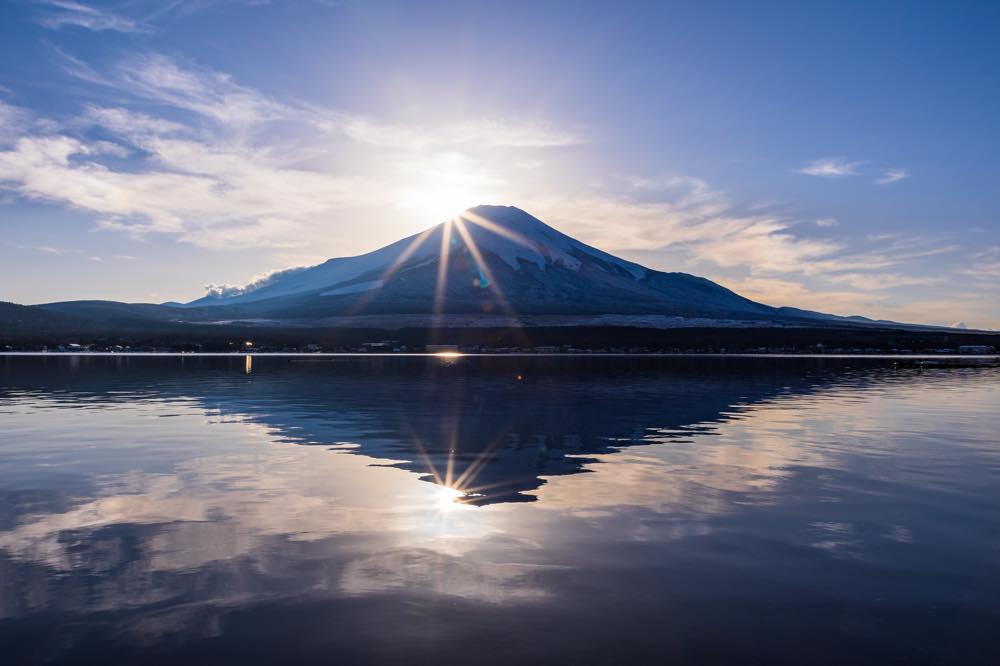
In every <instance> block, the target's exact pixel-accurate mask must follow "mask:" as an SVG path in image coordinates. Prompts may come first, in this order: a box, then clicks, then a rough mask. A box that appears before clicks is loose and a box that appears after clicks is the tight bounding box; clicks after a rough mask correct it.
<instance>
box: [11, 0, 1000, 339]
mask: <svg viewBox="0 0 1000 666" xmlns="http://www.w3.org/2000/svg"><path fill="white" fill-rule="evenodd" d="M998 31H1000V3H996V2H983V3H975V2H956V3H925V2H917V1H909V2H890V1H885V2H877V3H870V2H829V3H826V2H819V1H817V2H808V3H803V2H787V3H782V2H768V3H747V2H712V1H710V0H706V1H704V2H697V3H691V2H684V3H680V2H677V3H671V2H649V3H644V2H637V1H636V2H623V3H607V2H582V1H575V2H537V1H535V2H517V1H507V2H471V1H470V2H398V3H397V2H382V1H379V0H366V1H359V0H342V1H339V2H338V1H332V0H325V1H321V0H281V1H278V0H275V1H274V2H266V1H262V0H243V1H239V0H190V1H184V2H180V1H170V0H155V1H152V0H150V1H146V0H121V1H118V2H107V3H97V2H89V3H83V2H76V1H75V0H8V1H6V2H3V3H0V300H9V301H14V302H19V303H28V304H31V303H43V302H51V301H58V300H70V299H82V298H102V299H114V300H123V301H131V302H163V301H168V300H179V301H187V300H192V299H195V298H198V297H200V296H202V295H203V294H204V293H205V291H206V289H208V288H210V287H217V286H219V285H240V284H245V283H248V282H251V281H253V280H255V279H259V278H260V277H261V276H263V275H266V274H268V273H269V272H272V271H275V270H279V269H283V268H288V267H292V266H303V265H311V264H316V263H319V262H321V261H324V260H326V259H328V258H330V257H336V256H346V255H354V254H360V253H364V252H367V251H370V250H373V249H376V248H378V247H381V246H383V245H385V244H387V243H389V242H392V241H395V240H398V239H399V238H402V237H404V236H407V235H411V234H413V233H416V232H418V231H421V230H422V229H424V228H426V227H428V226H431V225H433V224H436V223H438V222H441V221H443V220H444V219H446V218H448V217H450V216H451V215H453V214H455V213H457V212H458V211H460V210H462V209H464V208H466V207H469V206H473V205H477V204H483V203H490V204H507V205H516V206H518V207H520V208H523V209H525V210H527V211H528V212H530V213H532V214H534V215H535V216H537V217H539V218H540V219H542V220H543V221H545V222H547V223H548V224H550V225H552V226H555V227H556V228H558V229H559V230H561V231H563V232H565V233H568V234H570V235H572V236H574V237H576V238H579V239H580V240H582V241H584V242H587V243H589V244H591V245H595V246H597V247H599V248H601V249H603V250H606V251H609V252H612V253H615V254H617V255H619V256H622V257H625V258H627V259H631V260H633V261H636V262H639V263H641V264H643V265H645V266H648V267H650V268H654V269H659V270H667V271H684V272H688V273H693V274H696V275H702V276H705V277H708V278H710V279H712V280H715V281H717V282H719V283H721V284H723V285H725V286H727V287H729V288H731V289H733V290H735V291H737V292H738V293H741V294H743V295H745V296H748V297H750V298H754V299H756V300H759V301H762V302H765V303H768V304H772V305H791V306H797V307H802V308H809V309H815V310H821V311H824V312H831V313H835V314H842V315H854V314H860V315H865V316H870V317H876V318H888V319H893V320H897V321H907V322H919V323H928V324H944V325H964V326H968V327H972V328H1000V289H998V288H997V281H998V279H1000V219H998V217H1000V79H998V77H997V76H996V72H997V71H1000V40H998V39H997V38H996V35H997V34H998Z"/></svg>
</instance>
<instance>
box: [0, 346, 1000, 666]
mask: <svg viewBox="0 0 1000 666" xmlns="http://www.w3.org/2000/svg"><path fill="white" fill-rule="evenodd" d="M998 437H1000V369H997V368H985V367H984V368H959V369H923V370H920V369H912V368H903V367H896V366H895V365H894V363H893V361H892V360H891V359H890V360H864V359H849V360H833V359H775V358H758V359H723V358H675V359H667V358H652V359H641V358H572V359H559V358H549V359H545V358H470V357H464V358H459V359H441V358H409V359H399V358H365V357H360V358H357V357H355V358H344V357H339V358H322V357H308V358H274V357H269V358H264V357H255V358H253V359H252V365H251V362H250V361H247V360H246V359H244V358H242V357H239V358H195V357H186V358H177V357H172V358H170V357H168V358H138V357H110V358H107V357H47V358H25V357H0V662H2V663H3V664H20V663H46V662H61V663H94V664H113V663H129V664H153V663H175V664H176V663H180V664H202V663H220V664H221V663H225V664H245V663H281V664H301V663H323V664H351V663H358V664H375V663H391V664H409V663H418V664H434V665H443V664H527V663H539V664H541V663H563V664H583V663H598V664H777V663H787V664H838V665H840V664H861V663H871V664H890V663H915V664H923V663H927V664H959V663H968V664H995V663H1000V444H998Z"/></svg>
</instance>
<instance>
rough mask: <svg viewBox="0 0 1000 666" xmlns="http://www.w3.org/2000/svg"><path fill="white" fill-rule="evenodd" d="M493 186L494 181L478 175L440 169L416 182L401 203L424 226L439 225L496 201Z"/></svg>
mask: <svg viewBox="0 0 1000 666" xmlns="http://www.w3.org/2000/svg"><path fill="white" fill-rule="evenodd" d="M491 183H492V180H491V179H490V178H488V177H486V176H484V175H483V174H479V173H476V172H474V171H468V172H467V171H460V170H458V169H454V168H447V169H436V170H433V171H432V172H431V173H428V174H425V175H424V176H422V177H421V178H418V179H416V182H415V183H414V184H413V185H412V186H411V187H410V188H409V189H407V190H406V191H405V192H404V193H403V196H402V197H401V201H400V203H401V205H402V207H403V208H405V209H407V210H409V211H412V212H413V213H415V214H416V215H417V217H418V218H419V220H420V221H421V222H423V223H427V224H438V223H440V222H444V221H446V220H451V219H453V218H455V217H457V216H458V215H459V214H460V213H461V212H462V211H464V210H466V209H467V208H471V207H472V206H476V205H478V204H482V203H490V202H491V201H493V199H494V197H493V196H492V193H491V191H490V187H489V185H490V184H491Z"/></svg>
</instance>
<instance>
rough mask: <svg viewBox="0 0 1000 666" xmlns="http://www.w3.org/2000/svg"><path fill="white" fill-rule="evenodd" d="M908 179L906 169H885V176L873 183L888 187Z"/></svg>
mask: <svg viewBox="0 0 1000 666" xmlns="http://www.w3.org/2000/svg"><path fill="white" fill-rule="evenodd" d="M909 177H910V172H909V170H907V169H887V170H886V172H885V174H884V175H883V176H882V177H881V178H879V179H878V180H876V181H875V183H876V184H877V185H889V184H891V183H898V182H899V181H901V180H905V179H906V178H909Z"/></svg>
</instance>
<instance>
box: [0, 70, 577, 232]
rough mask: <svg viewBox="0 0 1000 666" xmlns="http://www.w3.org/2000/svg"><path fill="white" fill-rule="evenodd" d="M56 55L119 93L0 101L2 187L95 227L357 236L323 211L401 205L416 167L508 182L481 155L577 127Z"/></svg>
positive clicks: (471, 181)
mask: <svg viewBox="0 0 1000 666" xmlns="http://www.w3.org/2000/svg"><path fill="white" fill-rule="evenodd" d="M58 57H59V60H60V62H61V64H62V66H63V68H64V69H65V70H66V71H67V72H68V73H70V74H72V75H74V76H77V77H78V78H81V79H83V80H85V81H87V82H89V83H94V84H98V85H99V88H98V90H99V89H100V88H103V89H106V90H107V91H108V97H109V99H114V100H116V102H117V104H114V105H100V104H96V103H90V104H89V105H87V106H85V107H84V108H83V109H82V113H80V114H78V115H77V116H76V117H74V118H72V119H70V120H67V121H65V122H63V123H52V122H48V123H47V124H40V123H39V122H38V121H39V119H32V118H31V116H30V114H28V112H27V111H25V110H23V109H17V108H16V107H12V106H9V105H4V106H0V113H2V114H3V115H4V117H5V118H11V119H15V120H17V121H18V122H16V123H12V124H11V126H12V127H14V128H15V129H14V130H11V131H10V132H9V133H8V134H6V135H0V186H3V187H4V188H5V189H8V190H12V191H14V192H16V193H18V194H20V195H22V196H24V197H27V198H31V199H36V200H41V201H53V202H60V203H63V204H66V205H69V206H72V207H74V208H77V209H81V210H85V211H89V212H92V213H94V214H95V215H97V216H98V220H99V221H98V222H97V227H98V228H99V229H101V230H105V231H119V232H126V233H129V234H131V235H132V236H135V237H140V236H145V235H148V234H151V233H166V234H173V235H175V236H176V237H177V238H178V239H179V240H182V241H185V242H189V243H194V244H197V245H201V246H205V247H212V248H245V247H271V248H281V247H285V248H289V247H302V246H305V245H307V244H308V243H309V242H310V241H309V238H310V237H311V236H312V237H315V236H316V234H317V231H318V228H323V227H325V228H323V230H322V232H321V233H320V237H322V238H323V239H324V240H327V241H336V239H337V238H336V234H338V233H339V234H342V236H343V239H344V240H346V241H348V242H351V243H358V242H359V239H358V238H357V234H354V233H351V231H350V230H349V229H346V228H345V226H344V225H337V228H332V227H330V226H329V225H325V224H324V221H325V220H329V219H331V218H333V217H336V216H337V215H339V214H342V213H343V211H347V210H355V211H357V210H362V209H366V208H367V209H372V208H379V209H382V210H383V211H384V210H386V209H390V210H391V209H392V208H393V207H394V206H403V207H405V206H406V205H408V204H407V202H408V201H410V199H412V198H413V194H414V192H415V191H416V190H418V189H420V190H426V189H427V187H428V185H427V183H425V182H424V181H425V180H427V179H428V178H432V179H434V180H436V181H441V179H442V177H443V175H442V174H446V173H453V174H454V175H455V178H456V182H457V183H458V184H459V185H460V186H461V190H462V192H467V193H468V194H469V195H470V196H471V195H472V194H473V193H474V192H475V193H479V194H480V195H482V194H483V193H485V192H487V191H489V187H490V186H493V185H498V184H503V180H502V179H499V178H497V177H496V176H494V175H492V174H491V173H490V168H489V166H488V165H489V163H490V162H491V161H493V162H496V161H499V159H500V156H501V155H502V156H503V158H504V159H507V158H511V157H517V156H519V157H521V158H532V157H534V156H535V155H537V154H538V152H537V151H541V150H547V149H553V148H565V147H569V146H573V145H576V144H579V143H581V142H583V141H584V140H585V139H584V138H583V137H581V136H580V135H579V134H577V133H574V132H572V131H568V130H564V129H562V128H557V127H553V126H551V125H549V124H547V123H544V122H542V121H532V120H510V119H504V118H471V119H465V120H462V121H460V122H457V123H451V124H439V125H414V124H410V125H403V124H399V123H395V122H386V121H383V120H380V119H376V118H368V117H364V116H361V115H358V114H352V113H348V112H344V111H341V110H338V109H329V108H322V107H316V106H314V105H310V104H306V103H303V102H298V101H295V100H289V101H283V102H279V101H277V100H275V99H274V98H272V97H270V96H268V95H266V94H263V93H262V92H260V91H258V90H256V89H254V88H251V87H248V86H244V85H242V84H240V83H238V82H237V81H236V80H234V79H233V78H232V77H231V76H229V75H228V74H225V73H222V72H218V71H215V70H211V69H208V68H204V67H200V66H197V65H195V64H191V63H181V62H178V61H176V60H173V59H170V58H167V57H165V56H162V55H155V54H153V55H141V56H135V57H132V58H129V59H127V60H126V61H124V62H122V63H121V64H120V65H119V66H117V67H116V68H114V69H112V70H111V71H109V72H98V71H95V70H94V69H93V68H91V67H90V66H88V65H87V64H86V63H84V62H82V61H80V60H79V59H77V58H74V57H72V56H70V55H68V54H65V53H61V52H60V53H59V54H58ZM29 121H30V122H29ZM470 155H471V156H475V158H472V157H469V156H470ZM116 160H117V161H116ZM123 160H124V162H123ZM437 184H438V185H440V183H439V182H438V183H437ZM423 194H425V192H424V193H423ZM417 198H418V199H419V198H420V197H417ZM463 203H464V205H473V204H475V203H481V201H477V200H472V201H468V202H463ZM448 212H452V211H448ZM383 214H384V213H383ZM440 214H441V215H442V216H443V215H445V214H446V213H445V212H444V211H440ZM433 221H434V222H436V221H438V220H436V219H435V220H433ZM310 232H311V235H310ZM352 236H353V239H351V238H350V237H352ZM357 249H361V248H360V247H358V248H357Z"/></svg>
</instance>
